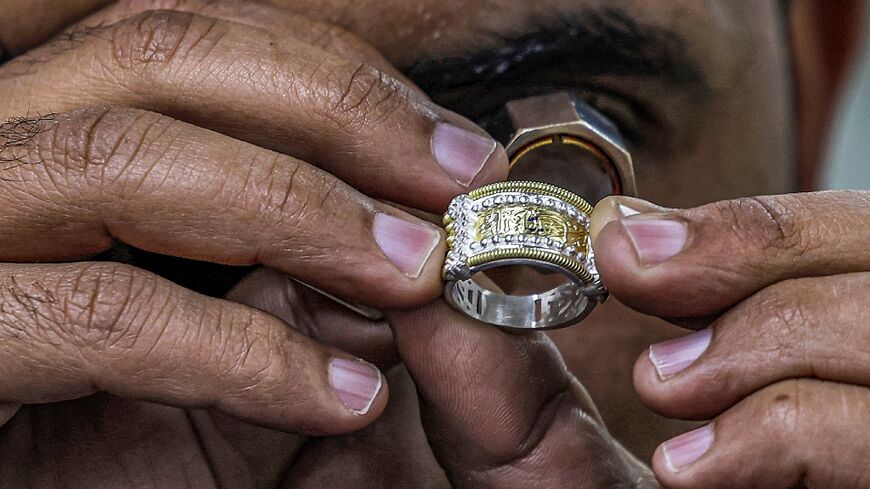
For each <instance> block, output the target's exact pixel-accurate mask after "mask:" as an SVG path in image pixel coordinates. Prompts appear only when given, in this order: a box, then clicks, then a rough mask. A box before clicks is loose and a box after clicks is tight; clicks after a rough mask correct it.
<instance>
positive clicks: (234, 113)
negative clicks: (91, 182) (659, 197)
mask: <svg viewBox="0 0 870 489" xmlns="http://www.w3.org/2000/svg"><path fill="white" fill-rule="evenodd" d="M275 39H276V38H275V36H273V35H272V34H270V33H269V32H268V31H266V30H263V29H259V28H256V27H253V26H249V25H244V24H240V23H235V22H229V21H225V20H219V19H214V18H210V17H204V16H199V15H194V14H190V13H184V12H171V11H151V12H145V13H142V14H140V15H138V16H135V17H133V18H127V19H125V20H122V21H120V22H119V23H116V24H112V25H109V26H105V27H101V28H97V29H94V30H91V31H87V32H85V33H79V34H73V35H72V40H64V39H62V38H61V39H59V40H58V41H57V42H55V43H53V44H52V45H51V46H47V47H45V48H43V49H41V50H38V51H35V52H34V53H33V54H31V55H29V57H24V58H21V59H19V60H17V61H15V62H13V63H11V64H9V65H6V66H4V68H3V70H4V72H6V81H5V83H3V84H2V85H0V89H2V90H4V91H5V92H6V93H7V97H6V99H7V100H8V101H9V102H7V107H6V108H5V109H4V110H5V112H6V113H7V114H10V115H21V114H26V113H34V112H37V113H46V112H48V111H58V112H66V111H72V110H76V109H81V108H85V107H94V106H96V107H99V106H105V105H123V106H129V107H136V108H140V109H146V110H150V111H154V112H159V113H162V114H165V115H168V116H172V117H174V118H177V119H181V120H185V121H187V122H190V123H192V124H195V125H199V126H202V127H206V128H209V129H213V130H215V131H218V132H221V133H224V134H227V135H230V136H233V137H235V138H237V139H242V140H245V141H248V142H251V143H254V144H257V145H259V146H262V147H266V148H269V149H273V150H276V151H278V152H281V153H284V154H289V155H292V156H294V157H297V158H299V159H302V160H304V161H306V162H309V163H312V164H314V165H316V166H319V167H321V168H323V169H325V170H327V171H328V172H330V173H332V174H334V175H336V176H338V177H340V178H341V179H343V180H344V181H346V182H348V183H349V184H351V185H352V186H354V187H356V188H358V189H360V190H362V191H363V192H365V193H367V194H369V195H372V196H375V197H380V198H385V199H389V200H392V201H396V202H400V203H402V204H406V205H411V206H414V207H419V208H422V209H425V210H430V211H438V212H442V211H443V209H444V208H446V206H447V204H448V202H449V200H450V199H451V198H452V197H453V196H455V195H457V194H459V193H462V192H465V191H467V190H468V188H469V187H471V186H477V185H480V184H482V183H488V182H491V181H494V180H496V179H500V178H504V177H505V176H506V174H507V157H506V155H505V153H504V150H503V149H502V148H501V147H500V146H499V145H498V144H497V143H496V142H495V141H494V140H493V139H492V138H491V137H489V136H488V135H486V134H485V133H484V132H483V131H482V130H481V129H479V128H478V127H477V126H475V125H473V124H472V123H470V122H469V121H468V120H466V119H464V118H462V117H459V116H457V115H456V114H452V113H449V112H447V111H445V110H444V109H441V108H439V107H437V106H435V105H434V104H432V103H431V102H430V101H429V100H427V99H426V98H424V97H422V96H421V95H420V94H419V93H417V92H416V91H415V90H412V89H410V88H409V87H408V86H407V85H404V84H403V83H401V82H400V81H398V80H396V79H395V78H393V77H391V76H389V75H388V74H387V73H384V72H383V71H381V70H379V69H377V68H376V67H374V66H372V65H370V64H368V63H366V62H365V61H361V60H358V59H345V58H340V57H337V56H335V55H333V54H330V53H328V52H326V51H323V50H321V49H318V48H315V47H313V46H311V45H309V44H305V43H303V42H299V41H296V40H293V39H285V40H284V42H282V43H278V42H277V41H276V40H275ZM43 59H45V61H42V60H43ZM34 63H37V64H38V65H39V66H40V69H39V70H36V71H34V70H33V69H32V67H33V65H34ZM94 67H97V68H96V69H95V68H94Z"/></svg>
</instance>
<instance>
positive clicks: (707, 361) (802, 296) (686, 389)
mask: <svg viewBox="0 0 870 489" xmlns="http://www.w3.org/2000/svg"><path fill="white" fill-rule="evenodd" d="M867 290H870V274H867V273H858V274H848V275H838V276H833V277H821V278H813V279H799V280H791V281H786V282H781V283H779V284H775V285H772V286H770V287H768V288H767V289H765V290H763V291H761V292H759V293H758V294H756V295H754V296H752V297H751V298H749V299H747V300H746V301H744V302H742V303H740V304H739V305H737V306H735V307H734V308H733V309H731V310H729V311H728V312H727V313H726V314H725V315H724V316H722V317H721V318H719V319H718V320H717V321H716V322H714V323H713V325H712V326H711V327H710V328H709V329H705V330H703V331H700V332H697V333H694V334H692V335H689V336H687V337H684V338H680V339H677V340H672V341H670V342H666V343H663V344H658V345H653V346H652V347H650V350H649V355H645V356H643V357H642V358H640V359H639V360H638V362H637V364H636V366H635V386H636V388H637V391H638V392H639V394H640V396H641V398H642V399H643V400H644V402H646V403H647V404H648V405H650V406H651V407H653V408H655V409H656V410H658V411H660V412H662V413H664V414H666V415H668V416H673V417H680V418H695V419H709V418H711V417H712V416H715V415H717V414H719V413H721V412H722V411H724V410H725V409H727V408H729V407H731V406H732V405H734V404H736V403H737V402H738V401H739V400H740V399H742V398H744V397H746V396H747V395H749V394H751V393H752V392H755V391H756V390H759V389H761V388H763V387H765V386H767V385H770V384H774V383H776V382H778V381H781V380H785V379H789V378H800V377H811V378H816V379H821V380H829V381H834V382H843V383H850V384H856V385H863V386H865V387H870V353H868V352H870V337H868V335H867V333H868V327H867V320H866V311H868V310H870V298H868V297H867V293H866V291H867ZM832 298H836V300H832ZM845 345H848V346H845Z"/></svg>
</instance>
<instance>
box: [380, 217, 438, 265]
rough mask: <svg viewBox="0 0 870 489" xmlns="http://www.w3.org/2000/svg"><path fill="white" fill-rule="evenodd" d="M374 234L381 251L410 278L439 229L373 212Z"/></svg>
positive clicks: (431, 248) (432, 248)
mask: <svg viewBox="0 0 870 489" xmlns="http://www.w3.org/2000/svg"><path fill="white" fill-rule="evenodd" d="M374 234H375V242H377V243H378V246H380V248H381V251H383V252H384V255H386V256H387V258H389V259H390V261H391V262H393V264H394V265H396V267H398V268H399V270H401V271H402V272H404V273H405V275H407V276H409V277H411V278H417V277H419V276H420V273H422V272H423V266H424V265H426V262H427V261H429V257H430V256H431V255H432V252H433V251H435V248H436V247H438V243H439V242H440V241H441V233H439V232H438V230H436V229H435V228H434V227H433V226H429V225H426V224H422V223H419V224H418V223H415V222H411V221H406V220H404V219H400V218H398V217H393V216H391V215H388V214H378V215H376V216H375V223H374Z"/></svg>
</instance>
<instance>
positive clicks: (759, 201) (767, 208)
mask: <svg viewBox="0 0 870 489" xmlns="http://www.w3.org/2000/svg"><path fill="white" fill-rule="evenodd" d="M796 205H797V206H798V207H799V204H798V203H796V202H794V201H790V200H786V199H785V198H784V197H744V198H741V199H736V200H731V201H728V202H726V203H724V205H722V206H720V207H719V210H720V213H721V214H722V215H723V216H724V218H725V219H726V220H727V221H728V222H729V223H730V224H731V229H732V230H733V231H734V233H735V235H736V236H737V238H738V239H740V240H742V241H744V242H745V243H746V244H747V245H748V246H751V247H753V248H760V249H761V251H762V252H764V253H776V254H779V253H782V252H787V253H791V254H795V255H798V256H799V255H803V254H805V253H807V252H808V251H810V250H811V248H812V242H813V241H812V240H811V239H809V236H808V234H807V233H806V232H804V229H803V226H801V219H800V216H799V208H796V207H795V206H796Z"/></svg>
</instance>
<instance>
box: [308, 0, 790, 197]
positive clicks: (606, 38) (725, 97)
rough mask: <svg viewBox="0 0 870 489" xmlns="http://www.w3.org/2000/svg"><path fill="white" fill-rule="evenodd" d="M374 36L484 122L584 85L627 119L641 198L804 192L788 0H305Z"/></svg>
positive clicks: (448, 101)
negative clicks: (512, 104) (530, 99)
mask: <svg viewBox="0 0 870 489" xmlns="http://www.w3.org/2000/svg"><path fill="white" fill-rule="evenodd" d="M294 4H296V5H297V8H298V9H301V10H303V11H304V12H305V13H306V14H308V15H312V16H316V17H321V18H323V19H324V20H329V21H331V22H337V23H339V24H342V25H344V26H346V27H348V28H349V29H351V30H353V31H354V32H356V33H358V34H360V35H362V36H363V37H365V38H366V39H367V40H368V41H369V42H371V43H373V44H374V45H375V46H376V47H378V48H380V49H381V50H382V52H383V53H384V54H385V55H386V56H387V57H388V58H389V59H390V60H391V61H393V62H394V63H396V64H397V65H398V66H399V67H400V68H402V69H403V70H404V71H405V72H406V73H407V74H408V75H409V76H410V77H411V78H412V79H413V80H414V81H415V82H417V83H418V84H419V85H420V86H421V87H422V88H423V89H424V90H426V92H427V93H428V94H429V95H430V96H431V97H432V98H433V99H434V100H435V101H436V102H438V103H440V104H442V105H445V106H447V107H448V108H451V109H453V110H455V111H457V112H460V113H462V114H464V115H467V116H469V117H471V118H472V119H476V120H478V121H480V122H481V123H482V124H484V125H486V122H487V118H488V116H490V115H491V114H492V113H493V112H495V111H497V110H498V109H499V108H500V107H501V106H502V105H503V104H504V103H505V102H507V101H509V100H511V99H514V98H522V97H525V96H529V95H536V94H541V93H547V92H551V91H555V90H571V91H574V92H576V93H577V94H578V95H579V96H580V97H581V98H583V99H585V100H586V101H588V102H589V103H591V104H592V105H593V106H596V107H597V108H599V109H600V110H601V111H602V112H604V113H605V114H606V115H608V116H609V117H610V118H612V119H613V120H614V121H615V122H616V123H617V125H619V126H620V127H621V129H622V132H623V133H624V136H625V137H626V139H627V140H628V143H629V146H630V147H631V150H632V153H633V156H634V159H635V165H636V169H637V172H638V184H639V188H640V192H641V195H642V196H643V197H645V198H648V199H650V200H653V201H657V202H659V203H662V204H665V205H674V206H684V205H693V204H699V203H702V202H708V201H712V200H718V199H723V198H727V197H734V196H741V195H756V194H766V193H775V192H783V191H788V190H792V189H793V186H794V182H795V176H794V165H793V161H794V158H793V156H794V155H793V125H794V124H793V120H792V119H793V117H792V114H793V106H792V103H791V101H792V91H791V87H790V81H789V80H790V62H789V56H788V48H787V43H786V36H785V26H784V20H783V16H782V14H781V12H780V7H779V6H778V4H777V3H776V2H748V1H738V2H727V3H720V2H706V1H701V0H680V1H670V0H669V1H649V0H647V1H640V0H618V1H604V0H543V1H536V2H524V1H519V0H489V1H485V2H476V1H471V0H439V1H434V0H417V1H413V2H408V1H405V0H387V1H383V0H363V1H355V2H348V1H346V0H332V1H328V2H321V1H313V0H305V1H303V2H301V4H302V5H301V6H299V4H300V2H294Z"/></svg>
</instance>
